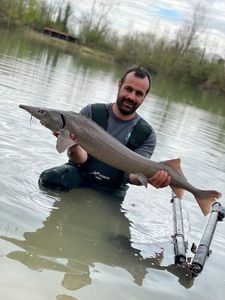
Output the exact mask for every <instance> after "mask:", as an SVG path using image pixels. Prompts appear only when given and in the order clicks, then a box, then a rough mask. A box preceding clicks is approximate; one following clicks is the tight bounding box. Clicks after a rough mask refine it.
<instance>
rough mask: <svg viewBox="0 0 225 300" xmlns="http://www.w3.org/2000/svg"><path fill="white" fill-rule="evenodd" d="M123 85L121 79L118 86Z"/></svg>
mask: <svg viewBox="0 0 225 300" xmlns="http://www.w3.org/2000/svg"><path fill="white" fill-rule="evenodd" d="M121 86H122V81H121V80H120V81H119V82H118V88H119V89H120V88H121Z"/></svg>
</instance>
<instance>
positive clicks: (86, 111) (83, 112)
mask: <svg viewBox="0 0 225 300" xmlns="http://www.w3.org/2000/svg"><path fill="white" fill-rule="evenodd" d="M80 114H81V115H83V116H85V117H87V118H89V119H92V114H91V104H88V105H87V106H85V107H83V108H82V109H81V111H80Z"/></svg>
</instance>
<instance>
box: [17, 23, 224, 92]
mask: <svg viewBox="0 0 225 300" xmlns="http://www.w3.org/2000/svg"><path fill="white" fill-rule="evenodd" d="M19 31H20V32H21V34H24V35H25V36H26V37H27V38H28V39H32V40H36V41H37V42H39V43H42V44H44V45H47V46H49V47H53V48H55V49H59V50H60V51H63V52H66V53H70V54H79V55H80V56H82V57H90V58H95V59H97V60H100V61H102V62H107V63H113V64H116V65H117V66H118V68H121V67H123V68H124V67H126V66H127V65H130V64H131V62H129V63H128V62H127V63H124V64H123V63H118V62H117V61H116V59H115V56H114V55H112V54H110V53H107V52H103V51H101V50H98V49H96V48H89V47H87V46H84V45H81V44H76V43H71V42H68V41H65V40H61V39H58V38H55V37H52V36H48V35H46V34H43V33H39V32H37V31H34V30H30V29H20V30H19ZM144 65H145V64H144ZM156 73H157V72H156ZM155 76H156V77H158V75H155ZM159 77H160V78H162V77H164V78H165V80H167V78H170V79H171V80H172V81H173V80H174V84H177V80H175V79H173V78H171V76H169V75H163V74H161V75H160V76H159ZM184 77H185V74H184ZM179 82H180V83H181V82H182V84H184V85H185V86H186V87H187V88H188V87H191V88H193V89H195V90H197V91H198V92H201V91H202V92H203V93H209V94H211V95H212V96H213V95H216V96H223V95H224V94H225V89H224V88H223V86H221V85H220V84H219V83H218V82H217V81H212V80H208V81H206V82H204V83H201V84H196V83H195V84H193V85H192V84H191V85H190V83H186V84H185V82H183V81H182V78H180V80H179Z"/></svg>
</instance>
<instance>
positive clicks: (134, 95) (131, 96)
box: [128, 91, 136, 101]
mask: <svg viewBox="0 0 225 300" xmlns="http://www.w3.org/2000/svg"><path fill="white" fill-rule="evenodd" d="M128 98H129V99H130V100H131V101H133V100H135V98H136V93H135V91H132V92H130V93H129V96H128Z"/></svg>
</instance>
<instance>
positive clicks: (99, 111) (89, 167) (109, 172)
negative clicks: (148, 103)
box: [82, 103, 152, 188]
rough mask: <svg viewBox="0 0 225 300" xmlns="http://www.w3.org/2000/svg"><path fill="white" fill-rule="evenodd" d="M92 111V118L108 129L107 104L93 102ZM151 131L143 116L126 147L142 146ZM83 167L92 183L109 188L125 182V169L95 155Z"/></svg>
mask: <svg viewBox="0 0 225 300" xmlns="http://www.w3.org/2000/svg"><path fill="white" fill-rule="evenodd" d="M91 112H92V120H93V121H94V122H96V123H97V124H98V125H99V126H101V127H102V128H103V129H105V130H107V121H108V118H109V111H108V110H107V108H106V106H105V104H102V103H97V104H92V106H91ZM151 132H152V128H151V126H150V125H149V124H148V123H147V122H146V121H145V120H144V119H142V118H141V119H140V120H139V121H138V122H137V124H136V125H135V126H134V128H133V130H132V132H131V135H130V138H129V141H128V143H127V145H126V147H128V148H129V149H131V150H135V149H136V148H138V147H139V146H141V144H142V143H143V142H144V141H145V140H146V139H147V138H148V136H149V135H150V134H151ZM83 167H84V169H85V173H86V174H87V176H88V180H89V181H90V183H92V184H96V185H100V186H103V187H109V188H119V187H121V185H122V184H123V183H124V172H123V171H120V170H118V169H115V168H113V167H111V166H109V165H107V164H105V163H103V162H101V161H99V160H98V159H96V158H94V157H93V156H90V155H89V157H88V160H87V162H86V163H85V164H84V166H83ZM83 167H82V168H83Z"/></svg>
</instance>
